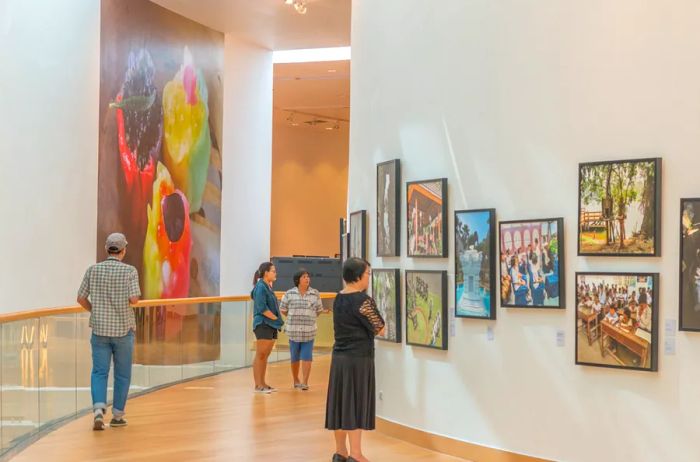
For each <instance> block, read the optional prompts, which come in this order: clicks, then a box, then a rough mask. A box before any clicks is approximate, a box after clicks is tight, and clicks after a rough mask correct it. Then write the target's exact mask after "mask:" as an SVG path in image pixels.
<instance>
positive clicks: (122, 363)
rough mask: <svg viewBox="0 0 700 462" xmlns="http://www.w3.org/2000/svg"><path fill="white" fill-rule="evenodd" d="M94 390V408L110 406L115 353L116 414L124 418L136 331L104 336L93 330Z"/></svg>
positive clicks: (91, 382)
mask: <svg viewBox="0 0 700 462" xmlns="http://www.w3.org/2000/svg"><path fill="white" fill-rule="evenodd" d="M90 345H92V375H91V377H90V379H91V380H90V389H91V391H92V407H93V409H104V408H106V407H107V377H108V376H109V367H110V365H111V363H112V357H114V401H113V403H112V415H113V416H114V417H116V418H120V417H122V416H123V415H124V408H125V407H126V397H127V396H129V385H131V355H132V353H133V351H134V332H133V331H129V333H128V334H126V335H125V336H124V337H103V336H101V335H95V334H92V337H91V338H90Z"/></svg>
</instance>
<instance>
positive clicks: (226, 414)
mask: <svg viewBox="0 0 700 462" xmlns="http://www.w3.org/2000/svg"><path fill="white" fill-rule="evenodd" d="M328 368H329V357H328V356H323V357H317V358H316V361H315V363H314V370H313V371H312V374H311V381H310V382H311V383H310V386H311V390H309V391H306V392H303V391H297V390H293V389H292V388H291V386H290V382H291V378H290V374H289V364H288V363H282V364H275V365H270V366H269V368H268V382H269V383H270V384H271V385H273V386H275V387H277V388H279V392H277V393H274V394H272V395H257V394H254V393H252V383H251V382H252V377H251V375H252V372H251V370H250V369H243V370H239V371H234V372H229V373H225V374H221V375H218V376H214V377H209V378H206V379H200V380H196V381H192V382H187V383H183V384H180V385H175V386H173V387H170V388H167V389H164V390H160V391H157V392H154V393H151V394H148V395H145V396H141V397H138V398H134V399H132V400H130V401H129V402H128V405H127V420H128V421H129V425H128V426H127V427H122V428H114V429H112V428H107V429H106V430H105V431H103V432H93V431H92V416H85V417H83V418H80V419H78V420H76V421H74V422H71V423H69V424H68V425H65V426H64V427H61V428H60V429H58V430H56V431H55V432H53V433H51V434H49V435H47V436H46V437H44V438H42V439H41V440H39V441H38V442H36V443H34V444H33V445H31V446H30V447H29V448H27V449H26V450H25V451H23V452H22V453H20V454H18V455H17V456H16V457H15V458H14V459H12V460H13V461H16V462H20V461H56V462H60V461H71V462H75V461H91V460H94V461H149V462H156V461H168V462H175V461H290V462H291V461H330V459H331V455H332V453H333V451H334V445H333V439H332V434H331V432H329V431H327V430H324V429H323V421H324V413H325V398H326V383H327V378H328ZM108 417H109V418H111V415H110V416H108ZM364 452H365V455H366V456H367V457H368V458H369V459H370V460H371V461H372V462H379V461H382V462H385V461H392V462H393V461H401V460H407V461H409V460H410V461H425V462H427V461H431V462H432V461H434V462H438V461H439V462H442V461H458V460H462V459H457V458H455V457H450V456H445V455H442V454H437V453H433V452H430V451H428V450H425V449H422V448H419V447H417V446H413V445H411V444H408V443H405V442H402V441H399V440H395V439H392V438H389V437H387V436H384V435H382V434H379V433H377V432H367V433H365V434H364Z"/></svg>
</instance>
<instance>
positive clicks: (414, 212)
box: [406, 178, 447, 257]
mask: <svg viewBox="0 0 700 462" xmlns="http://www.w3.org/2000/svg"><path fill="white" fill-rule="evenodd" d="M406 210H407V213H408V226H407V229H408V239H407V243H408V256H409V257H447V245H446V243H445V239H446V238H447V178H439V179H435V180H424V181H411V182H408V183H406Z"/></svg>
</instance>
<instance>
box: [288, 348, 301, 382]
mask: <svg viewBox="0 0 700 462" xmlns="http://www.w3.org/2000/svg"><path fill="white" fill-rule="evenodd" d="M300 354H301V344H300V343H299V342H295V341H294V340H290V341H289V356H290V361H291V367H292V379H293V381H294V387H297V386H298V385H299V355H300Z"/></svg>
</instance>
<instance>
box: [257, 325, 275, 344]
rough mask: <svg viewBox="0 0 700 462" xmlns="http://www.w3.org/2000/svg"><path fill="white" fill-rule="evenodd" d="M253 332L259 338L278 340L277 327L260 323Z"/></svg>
mask: <svg viewBox="0 0 700 462" xmlns="http://www.w3.org/2000/svg"><path fill="white" fill-rule="evenodd" d="M253 332H254V333H255V338H256V339H258V340H277V329H275V328H274V327H270V326H268V325H267V324H259V325H258V327H256V328H255V329H253Z"/></svg>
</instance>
